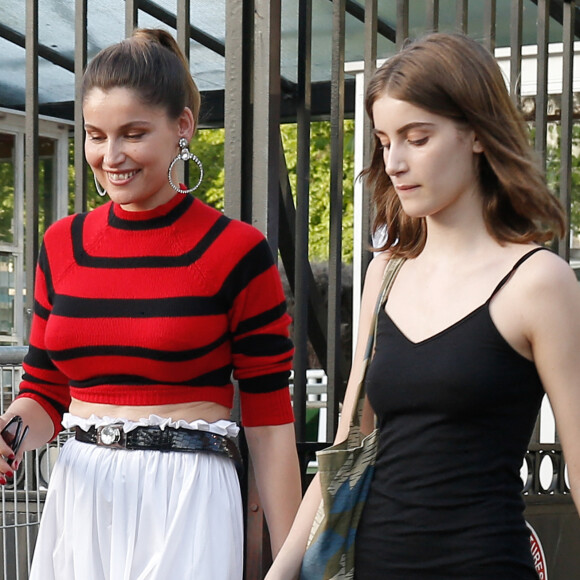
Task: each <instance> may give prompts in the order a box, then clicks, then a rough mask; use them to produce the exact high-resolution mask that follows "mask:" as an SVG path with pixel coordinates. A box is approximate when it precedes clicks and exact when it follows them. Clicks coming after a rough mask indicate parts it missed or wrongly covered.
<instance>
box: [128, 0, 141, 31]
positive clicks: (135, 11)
mask: <svg viewBox="0 0 580 580" xmlns="http://www.w3.org/2000/svg"><path fill="white" fill-rule="evenodd" d="M138 22H139V0H125V37H127V38H129V36H131V34H132V33H133V30H135V28H136V27H137V23H138Z"/></svg>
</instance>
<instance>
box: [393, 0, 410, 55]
mask: <svg viewBox="0 0 580 580" xmlns="http://www.w3.org/2000/svg"><path fill="white" fill-rule="evenodd" d="M407 38H409V0H397V40H396V44H397V49H400V48H401V47H402V46H403V43H404V42H405V40H407Z"/></svg>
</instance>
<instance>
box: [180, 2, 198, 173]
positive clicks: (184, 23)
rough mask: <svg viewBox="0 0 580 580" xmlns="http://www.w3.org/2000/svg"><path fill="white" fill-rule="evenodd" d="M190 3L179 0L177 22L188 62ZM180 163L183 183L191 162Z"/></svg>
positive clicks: (181, 45) (182, 48)
mask: <svg viewBox="0 0 580 580" xmlns="http://www.w3.org/2000/svg"><path fill="white" fill-rule="evenodd" d="M190 5H191V2H190V0H177V18H176V23H175V28H176V35H177V44H178V45H179V48H181V51H182V52H183V56H184V57H185V60H186V61H187V62H188V63H189V61H190V50H189V47H190V45H189V38H190V32H191V25H190ZM196 129H197V127H196ZM180 165H181V166H182V167H181V170H180V173H178V175H181V177H182V178H183V183H189V164H188V163H180Z"/></svg>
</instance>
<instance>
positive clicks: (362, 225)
mask: <svg viewBox="0 0 580 580" xmlns="http://www.w3.org/2000/svg"><path fill="white" fill-rule="evenodd" d="M377 5H378V2H377V0H366V1H365V39H364V70H363V74H362V85H363V86H362V95H360V97H359V96H358V95H357V98H356V103H357V109H358V107H359V103H360V102H361V101H364V93H365V92H366V88H367V86H368V84H369V81H370V79H371V77H372V76H373V74H374V73H375V71H376V68H377V65H376V63H377V27H378V10H377ZM359 83H360V74H357V81H356V86H357V93H358V91H359V88H358V87H359V86H360V84H359ZM361 104H362V103H361ZM361 109H364V107H361ZM361 113H362V122H361V123H360V125H359V127H357V123H356V120H357V119H361ZM355 133H356V136H355V143H356V144H357V145H355V147H356V148H357V152H356V153H355V167H354V174H355V175H354V179H355V181H354V185H353V193H354V232H353V256H354V257H353V265H352V269H353V272H352V351H353V355H354V350H355V348H356V341H357V339H358V336H357V335H358V321H359V318H360V298H361V294H362V287H363V280H364V273H365V272H366V269H367V267H368V264H369V262H370V258H371V254H370V252H369V250H368V245H369V243H370V242H371V194H370V191H369V188H368V187H366V185H365V184H364V182H363V181H361V180H360V179H357V177H358V175H359V174H360V172H361V170H362V169H363V168H364V167H367V166H368V165H369V163H370V154H371V146H372V143H373V136H372V124H371V120H370V119H369V118H368V116H367V115H366V114H365V113H364V110H361V111H358V110H357V112H355ZM358 143H362V147H361V149H362V155H360V154H358V147H359V145H358ZM361 157H362V159H361ZM359 159H360V162H359Z"/></svg>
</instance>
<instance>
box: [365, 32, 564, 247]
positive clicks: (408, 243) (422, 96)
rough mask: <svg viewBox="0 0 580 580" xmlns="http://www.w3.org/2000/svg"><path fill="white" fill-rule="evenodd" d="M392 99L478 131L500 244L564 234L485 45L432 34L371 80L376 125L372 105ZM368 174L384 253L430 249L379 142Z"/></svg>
mask: <svg viewBox="0 0 580 580" xmlns="http://www.w3.org/2000/svg"><path fill="white" fill-rule="evenodd" d="M385 93H388V94H389V96H390V97H393V98H395V99H399V100H402V101H406V102H408V103H411V104H413V105H415V106H417V107H420V108H422V109H424V110H426V111H429V112H431V113H434V114H437V115H441V116H443V117H446V118H448V119H452V120H454V121H456V122H457V123H458V124H460V125H463V126H467V127H469V128H470V129H472V130H473V131H474V132H475V134H476V135H477V137H478V139H479V141H480V143H481V145H482V147H483V153H482V154H480V155H479V181H480V186H481V191H482V192H483V198H484V199H483V214H484V219H485V223H486V225H487V228H488V231H489V232H490V234H491V235H492V236H493V237H494V238H495V239H497V240H498V241H499V242H519V243H528V242H532V241H533V242H538V243H542V242H545V241H547V240H549V239H551V238H552V237H553V236H554V235H560V236H561V235H563V234H564V231H565V227H566V226H565V217H564V212H563V211H562V207H561V205H560V203H559V201H558V199H557V198H556V197H555V196H554V195H552V193H551V192H550V191H549V189H548V187H547V185H546V181H545V177H544V174H543V172H542V171H541V169H540V165H539V164H538V163H537V160H536V159H535V155H534V152H533V150H532V148H531V146H530V142H529V140H528V132H527V127H526V125H525V123H524V120H523V118H522V116H521V115H520V113H519V112H518V110H517V109H516V107H515V105H514V104H513V102H512V100H511V99H510V97H509V94H508V91H507V88H506V84H505V81H504V78H503V76H502V73H501V70H500V68H499V66H498V64H497V63H496V61H495V59H494V58H493V56H492V55H491V54H490V53H489V51H487V50H486V49H485V48H484V47H483V46H482V45H480V44H479V43H478V42H476V41H475V40H472V39H469V38H468V37H466V36H464V35H461V34H443V33H433V34H430V35H428V36H426V37H424V38H423V39H421V40H417V41H414V42H412V43H410V44H408V45H407V46H405V47H404V48H403V49H402V50H401V51H400V52H399V53H398V54H396V55H395V56H393V57H392V58H390V59H389V60H387V61H386V62H385V63H384V64H383V66H381V67H380V68H379V69H378V70H377V71H376V73H375V74H374V76H373V78H372V79H371V81H370V83H369V86H368V89H367V93H366V100H365V106H366V111H367V114H368V115H369V117H370V119H371V120H372V119H373V115H372V109H373V104H374V103H375V101H376V100H377V99H378V98H380V97H381V96H382V95H384V94H385ZM363 175H365V176H366V179H367V182H368V183H369V184H370V185H371V187H372V189H373V194H372V199H373V203H374V206H375V210H376V214H375V218H374V231H375V232H376V231H377V230H379V229H382V228H386V231H387V239H386V241H385V243H384V244H382V246H381V247H380V248H378V249H379V250H386V249H390V250H391V252H392V253H393V254H394V255H399V256H405V257H415V256H417V255H418V254H419V253H420V252H421V251H422V249H423V246H424V245H425V239H426V226H425V219H424V218H413V217H409V216H407V215H406V214H405V213H404V211H403V209H402V207H401V204H400V202H399V199H398V197H397V194H396V192H395V190H394V188H393V185H392V183H391V179H390V177H389V176H388V175H387V174H386V172H385V165H384V159H383V151H382V148H381V145H380V142H379V140H378V138H376V139H375V145H374V150H373V153H372V158H371V163H370V166H369V167H367V168H366V169H365V170H364V171H363Z"/></svg>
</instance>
